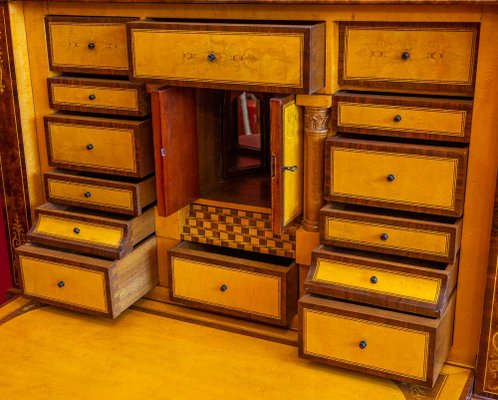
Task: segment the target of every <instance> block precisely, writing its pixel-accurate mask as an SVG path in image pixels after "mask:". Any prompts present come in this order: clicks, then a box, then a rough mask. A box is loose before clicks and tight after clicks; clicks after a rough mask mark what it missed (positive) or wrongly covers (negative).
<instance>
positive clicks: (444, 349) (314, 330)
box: [299, 295, 455, 386]
mask: <svg viewBox="0 0 498 400" xmlns="http://www.w3.org/2000/svg"><path fill="white" fill-rule="evenodd" d="M299 303H300V305H299V317H300V318H299V323H300V330H301V333H302V335H301V337H300V340H299V355H300V356H301V357H304V358H310V359H313V360H315V361H320V362H323V363H326V364H331V365H335V366H340V367H343V368H348V369H353V370H357V371H363V372H368V373H369V374H373V375H379V376H382V377H387V378H393V379H396V380H401V381H404V382H411V383H419V384H423V385H427V386H432V385H433V384H434V382H435V381H436V379H437V376H438V375H439V372H440V369H441V367H442V364H443V363H442V362H440V360H443V359H445V358H446V355H447V354H448V350H449V348H450V345H451V336H452V335H451V326H452V324H453V314H454V303H455V302H454V296H453V297H452V299H451V302H450V305H449V306H448V308H447V309H446V311H445V313H444V314H443V315H442V316H441V318H438V319H430V318H422V317H417V316H412V315H407V314H402V313H396V312H393V311H387V310H379V309H374V308H370V307H364V306H359V305H353V304H348V303H342V302H337V301H333V300H326V299H322V298H315V297H312V296H309V295H307V296H304V297H302V298H301V300H300V302H299Z"/></svg>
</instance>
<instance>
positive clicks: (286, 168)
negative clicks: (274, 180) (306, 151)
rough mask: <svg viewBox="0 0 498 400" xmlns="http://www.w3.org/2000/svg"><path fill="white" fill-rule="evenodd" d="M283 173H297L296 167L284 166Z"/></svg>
mask: <svg viewBox="0 0 498 400" xmlns="http://www.w3.org/2000/svg"><path fill="white" fill-rule="evenodd" d="M284 171H290V172H296V171H297V165H291V166H285V167H284Z"/></svg>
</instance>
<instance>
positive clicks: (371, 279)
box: [370, 275, 379, 285]
mask: <svg viewBox="0 0 498 400" xmlns="http://www.w3.org/2000/svg"><path fill="white" fill-rule="evenodd" d="M378 281H379V278H377V277H376V276H375V275H373V276H371V277H370V282H372V283H373V284H374V285H375V284H376V283H377V282H378Z"/></svg>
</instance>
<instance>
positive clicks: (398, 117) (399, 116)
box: [393, 114, 401, 122]
mask: <svg viewBox="0 0 498 400" xmlns="http://www.w3.org/2000/svg"><path fill="white" fill-rule="evenodd" d="M393 120H394V122H400V121H401V115H399V114H398V115H395V116H394V118H393Z"/></svg>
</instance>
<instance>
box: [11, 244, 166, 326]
mask: <svg viewBox="0 0 498 400" xmlns="http://www.w3.org/2000/svg"><path fill="white" fill-rule="evenodd" d="M16 251H17V254H18V256H19V270H20V273H21V279H22V290H23V295H24V296H26V297H29V298H33V299H35V300H38V301H40V302H42V303H48V304H52V305H56V306H60V307H65V308H70V309H73V310H78V311H83V312H86V313H90V314H97V315H103V316H107V317H111V318H116V317H117V316H118V315H119V314H120V313H121V312H122V311H124V310H125V309H126V308H128V307H129V306H130V305H132V304H133V303H134V302H135V301H137V300H138V299H139V298H140V297H142V296H143V295H145V294H146V293H148V292H149V291H150V290H152V289H153V288H154V286H155V285H156V283H157V254H156V239H155V237H152V238H150V239H148V240H147V241H145V242H143V243H142V244H140V245H139V246H138V247H137V248H136V249H135V250H134V251H133V252H131V253H130V254H128V255H127V256H126V257H125V258H123V259H121V260H117V261H105V260H102V259H99V258H93V257H87V256H82V255H78V254H71V253H67V252H62V251H57V250H52V249H47V248H44V247H38V246H36V245H32V244H25V245H22V246H21V247H18V248H17V249H16Z"/></svg>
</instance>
